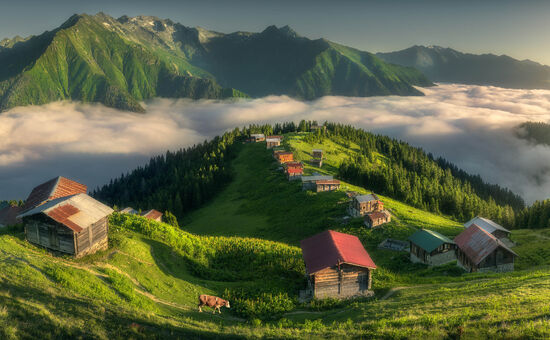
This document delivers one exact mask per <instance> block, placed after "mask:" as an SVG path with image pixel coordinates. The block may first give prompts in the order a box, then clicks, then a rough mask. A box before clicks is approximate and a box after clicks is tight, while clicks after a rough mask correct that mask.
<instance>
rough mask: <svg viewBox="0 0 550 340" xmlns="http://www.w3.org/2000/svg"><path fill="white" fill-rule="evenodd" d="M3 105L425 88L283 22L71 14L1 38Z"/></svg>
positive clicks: (406, 73) (123, 105)
mask: <svg viewBox="0 0 550 340" xmlns="http://www.w3.org/2000/svg"><path fill="white" fill-rule="evenodd" d="M0 47H1V49H0V110H6V109H8V108H11V107H14V106H17V105H32V104H44V103H48V102H51V101H55V100H65V99H69V100H81V101H85V102H100V103H103V104H105V105H108V106H112V107H116V108H120V109H125V110H132V111H143V108H142V107H141V106H140V104H139V101H142V100H145V99H149V98H152V97H156V96H161V97H188V98H194V99H197V98H228V97H243V96H246V95H245V93H246V94H247V95H252V96H265V95H269V94H287V95H291V96H294V97H298V98H303V99H313V98H317V97H320V96H324V95H348V96H372V95H389V94H397V95H421V94H422V93H421V92H420V91H418V90H416V89H415V88H414V87H413V85H418V86H429V85H431V83H430V82H429V81H428V80H427V79H426V78H425V77H424V76H423V75H422V74H421V73H420V72H418V71H416V70H414V69H411V68H403V67H398V66H394V65H389V64H386V63H384V62H382V61H381V60H380V59H378V58H377V57H375V56H374V55H372V54H369V53H366V52H360V51H356V50H353V49H350V48H346V47H344V46H340V45H336V44H333V43H331V42H328V41H326V40H323V39H319V40H310V39H307V38H304V37H300V36H299V35H298V34H296V33H295V32H294V31H292V29H290V28H288V27H283V28H277V27H275V26H270V27H268V28H267V29H265V30H264V31H263V32H261V33H246V32H236V33H232V34H222V33H217V32H211V31H207V30H204V29H202V28H188V27H185V26H183V25H181V24H178V23H174V22H172V21H170V20H168V19H167V20H161V19H158V18H155V17H146V16H140V17H136V18H129V17H126V16H123V17H121V18H118V19H114V18H112V17H110V16H108V15H105V14H103V13H99V14H97V15H94V16H89V15H85V14H84V15H75V16H73V17H71V18H70V19H69V20H68V21H67V22H65V23H64V24H63V25H62V26H60V27H59V28H57V29H55V30H53V31H51V32H45V33H44V34H42V35H39V36H36V37H30V38H26V39H23V38H14V39H11V40H8V39H6V40H3V41H2V43H1V44H0Z"/></svg>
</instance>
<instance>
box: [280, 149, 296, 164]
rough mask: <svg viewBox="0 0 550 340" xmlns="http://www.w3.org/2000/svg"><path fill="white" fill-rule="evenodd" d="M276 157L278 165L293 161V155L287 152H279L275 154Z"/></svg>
mask: <svg viewBox="0 0 550 340" xmlns="http://www.w3.org/2000/svg"><path fill="white" fill-rule="evenodd" d="M276 157H277V161H279V163H281V164H284V163H288V162H293V161H294V154H293V153H292V152H288V151H285V152H279V153H277V154H276Z"/></svg>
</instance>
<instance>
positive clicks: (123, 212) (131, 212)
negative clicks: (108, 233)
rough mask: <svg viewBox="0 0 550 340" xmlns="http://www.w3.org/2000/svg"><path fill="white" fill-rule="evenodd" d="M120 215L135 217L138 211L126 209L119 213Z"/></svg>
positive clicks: (130, 208)
mask: <svg viewBox="0 0 550 340" xmlns="http://www.w3.org/2000/svg"><path fill="white" fill-rule="evenodd" d="M120 213H121V214H129V215H137V214H138V211H137V210H135V209H134V208H132V207H126V208H124V209H122V210H121V211H120Z"/></svg>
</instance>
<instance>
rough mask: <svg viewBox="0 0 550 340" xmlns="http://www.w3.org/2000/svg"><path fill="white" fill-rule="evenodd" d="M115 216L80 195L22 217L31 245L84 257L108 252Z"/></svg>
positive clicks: (102, 206) (24, 214)
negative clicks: (108, 238)
mask: <svg viewBox="0 0 550 340" xmlns="http://www.w3.org/2000/svg"><path fill="white" fill-rule="evenodd" d="M112 212H113V210H112V209H111V208H109V207H108V206H106V205H104V204H102V203H100V202H98V201H96V200H95V199H93V198H92V197H90V196H88V195H86V194H82V193H81V194H76V195H72V196H66V197H60V198H56V199H53V200H50V201H48V202H46V203H43V204H41V205H39V206H37V207H35V208H33V209H30V210H28V211H26V212H25V213H23V214H21V215H19V217H20V218H21V219H22V220H23V224H24V225H25V234H26V237H27V240H28V241H29V242H31V243H34V244H37V245H40V246H43V247H46V248H48V249H51V250H55V251H59V252H63V253H66V254H70V255H74V256H76V257H81V256H84V255H88V254H92V253H95V252H96V251H98V250H102V249H106V248H107V246H108V241H107V233H108V230H109V223H108V217H109V215H110V214H111V213H112Z"/></svg>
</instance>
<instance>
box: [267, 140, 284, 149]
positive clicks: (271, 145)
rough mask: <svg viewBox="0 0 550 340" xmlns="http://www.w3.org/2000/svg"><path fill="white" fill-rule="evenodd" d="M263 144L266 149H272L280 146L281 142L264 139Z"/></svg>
mask: <svg viewBox="0 0 550 340" xmlns="http://www.w3.org/2000/svg"><path fill="white" fill-rule="evenodd" d="M265 143H266V147H267V148H268V149H273V148H274V147H277V146H280V145H281V140H280V139H279V138H266V140H265Z"/></svg>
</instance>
